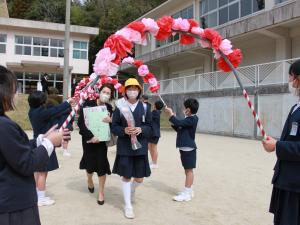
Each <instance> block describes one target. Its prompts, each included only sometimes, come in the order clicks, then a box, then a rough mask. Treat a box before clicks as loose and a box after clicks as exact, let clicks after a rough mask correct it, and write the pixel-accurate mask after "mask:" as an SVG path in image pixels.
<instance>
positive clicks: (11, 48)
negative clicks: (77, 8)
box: [0, 29, 89, 74]
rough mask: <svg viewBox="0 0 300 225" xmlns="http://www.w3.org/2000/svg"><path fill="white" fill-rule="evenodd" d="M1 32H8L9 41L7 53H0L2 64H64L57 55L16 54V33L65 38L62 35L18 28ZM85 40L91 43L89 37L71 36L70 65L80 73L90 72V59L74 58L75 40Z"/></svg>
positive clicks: (75, 71) (73, 71)
mask: <svg viewBox="0 0 300 225" xmlns="http://www.w3.org/2000/svg"><path fill="white" fill-rule="evenodd" d="M0 32H1V33H3V34H7V43H6V53H5V54H0V62H1V65H4V66H6V63H7V62H9V63H21V61H38V62H45V63H49V62H50V63H59V64H60V65H61V66H63V64H64V59H63V58H56V57H45V56H28V55H16V54H15V35H21V36H34V37H45V38H54V39H62V40H63V39H64V36H62V35H55V34H51V36H49V33H45V32H40V33H37V32H29V31H18V30H9V29H1V30H0ZM74 40H76V41H85V42H87V43H89V38H88V37H80V36H77V37H76V36H71V38H70V55H69V56H70V66H71V67H73V70H72V73H78V74H88V72H89V61H88V59H86V60H83V59H73V41H74Z"/></svg>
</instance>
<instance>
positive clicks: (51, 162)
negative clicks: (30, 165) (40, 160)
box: [37, 149, 59, 172]
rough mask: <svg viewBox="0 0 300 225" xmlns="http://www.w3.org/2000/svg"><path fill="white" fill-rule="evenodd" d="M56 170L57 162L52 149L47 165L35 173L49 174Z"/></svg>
mask: <svg viewBox="0 0 300 225" xmlns="http://www.w3.org/2000/svg"><path fill="white" fill-rule="evenodd" d="M58 168H59V166H58V160H57V156H56V152H55V149H54V150H53V152H52V154H51V155H50V158H49V160H48V163H47V165H46V166H45V167H43V168H39V169H38V170H37V172H50V171H53V170H57V169H58Z"/></svg>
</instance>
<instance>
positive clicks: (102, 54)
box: [94, 48, 119, 76]
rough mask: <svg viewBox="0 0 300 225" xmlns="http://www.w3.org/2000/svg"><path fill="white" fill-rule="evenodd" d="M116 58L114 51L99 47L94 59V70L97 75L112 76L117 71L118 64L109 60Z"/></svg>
mask: <svg viewBox="0 0 300 225" xmlns="http://www.w3.org/2000/svg"><path fill="white" fill-rule="evenodd" d="M115 58H116V54H115V53H111V51H110V48H103V49H101V50H100V51H99V52H98V54H97V58H96V60H95V64H94V72H95V73H97V74H98V75H107V76H114V75H116V73H117V72H118V67H119V66H118V65H117V64H115V63H112V62H111V61H112V60H114V59H115Z"/></svg>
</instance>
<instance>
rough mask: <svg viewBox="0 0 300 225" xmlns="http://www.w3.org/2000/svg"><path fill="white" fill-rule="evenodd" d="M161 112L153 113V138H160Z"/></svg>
mask: <svg viewBox="0 0 300 225" xmlns="http://www.w3.org/2000/svg"><path fill="white" fill-rule="evenodd" d="M160 114H161V111H160V110H153V111H152V137H160Z"/></svg>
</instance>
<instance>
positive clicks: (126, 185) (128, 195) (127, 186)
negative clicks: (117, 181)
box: [122, 181, 132, 208]
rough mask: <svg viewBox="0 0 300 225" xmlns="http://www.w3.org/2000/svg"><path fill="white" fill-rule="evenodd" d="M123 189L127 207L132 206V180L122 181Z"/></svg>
mask: <svg viewBox="0 0 300 225" xmlns="http://www.w3.org/2000/svg"><path fill="white" fill-rule="evenodd" d="M122 190H123V197H124V202H125V207H127V208H132V205H131V199H130V198H131V182H124V181H122Z"/></svg>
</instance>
